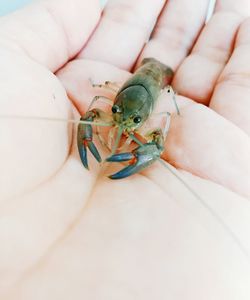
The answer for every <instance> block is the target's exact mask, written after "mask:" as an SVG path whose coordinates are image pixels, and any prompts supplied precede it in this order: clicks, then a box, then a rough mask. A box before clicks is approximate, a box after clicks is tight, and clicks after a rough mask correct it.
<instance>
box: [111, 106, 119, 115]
mask: <svg viewBox="0 0 250 300" xmlns="http://www.w3.org/2000/svg"><path fill="white" fill-rule="evenodd" d="M111 110H112V113H113V114H116V113H117V112H119V110H120V109H119V106H118V105H114V106H112V108H111Z"/></svg>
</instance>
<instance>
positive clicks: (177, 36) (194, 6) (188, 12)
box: [140, 0, 209, 70]
mask: <svg viewBox="0 0 250 300" xmlns="http://www.w3.org/2000/svg"><path fill="white" fill-rule="evenodd" d="M208 3H209V0H204V1H199V0H191V1H185V0H176V1H168V2H167V5H166V7H165V8H164V11H163V13H162V15H161V17H160V19H159V21H158V22H157V25H156V28H155V30H154V33H153V36H152V38H151V39H150V41H149V42H148V44H147V45H146V46H145V49H144V50H143V52H142V55H141V56H140V60H142V59H143V58H144V57H155V58H158V59H159V60H160V61H162V62H163V63H165V64H167V65H169V66H170V67H172V68H173V69H174V70H175V69H176V68H177V66H178V65H179V64H180V62H181V61H182V60H183V58H184V57H185V56H186V55H187V53H188V52H189V51H190V49H191V48H192V46H193V43H194V41H195V40H196V38H197V35H198V33H199V32H200V30H201V27H202V26H203V24H204V22H205V19H206V14H207V8H208Z"/></svg>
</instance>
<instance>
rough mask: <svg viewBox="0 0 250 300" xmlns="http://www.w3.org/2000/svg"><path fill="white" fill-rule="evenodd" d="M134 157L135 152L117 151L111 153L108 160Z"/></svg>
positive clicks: (113, 160)
mask: <svg viewBox="0 0 250 300" xmlns="http://www.w3.org/2000/svg"><path fill="white" fill-rule="evenodd" d="M133 158H134V155H133V153H131V152H126V153H117V154H114V155H111V156H110V157H108V158H106V161H108V162H120V161H129V160H131V159H133Z"/></svg>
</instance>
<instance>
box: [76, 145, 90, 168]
mask: <svg viewBox="0 0 250 300" xmlns="http://www.w3.org/2000/svg"><path fill="white" fill-rule="evenodd" d="M78 150H79V154H80V158H81V161H82V164H83V165H84V167H85V168H86V169H88V170H89V165H88V158H87V147H86V145H85V143H83V144H82V145H81V146H78Z"/></svg>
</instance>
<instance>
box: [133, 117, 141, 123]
mask: <svg viewBox="0 0 250 300" xmlns="http://www.w3.org/2000/svg"><path fill="white" fill-rule="evenodd" d="M140 122H141V117H140V116H136V117H134V123H136V124H138V123H140Z"/></svg>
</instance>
